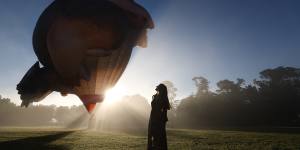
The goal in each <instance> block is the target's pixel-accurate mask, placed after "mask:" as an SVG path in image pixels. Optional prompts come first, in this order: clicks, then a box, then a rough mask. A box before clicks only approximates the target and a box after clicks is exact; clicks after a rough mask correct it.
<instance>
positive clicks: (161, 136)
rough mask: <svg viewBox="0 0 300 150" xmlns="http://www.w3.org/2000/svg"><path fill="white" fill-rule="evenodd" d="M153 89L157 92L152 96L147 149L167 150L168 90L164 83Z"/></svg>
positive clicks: (169, 107)
mask: <svg viewBox="0 0 300 150" xmlns="http://www.w3.org/2000/svg"><path fill="white" fill-rule="evenodd" d="M155 90H156V92H157V93H156V94H155V95H153V96H152V102H151V108H152V109H151V114H150V119H149V126H148V150H167V149H168V145H167V134H166V122H167V121H168V117H167V111H168V110H170V109H171V106H170V102H169V98H168V90H167V87H166V86H165V85H164V84H159V85H158V86H157V87H156V89H155Z"/></svg>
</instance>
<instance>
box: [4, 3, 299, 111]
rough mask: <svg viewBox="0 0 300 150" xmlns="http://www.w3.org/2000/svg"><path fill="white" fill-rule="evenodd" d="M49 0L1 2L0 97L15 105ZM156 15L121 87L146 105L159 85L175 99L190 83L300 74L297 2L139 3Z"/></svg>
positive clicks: (69, 100) (53, 100) (51, 100)
mask: <svg viewBox="0 0 300 150" xmlns="http://www.w3.org/2000/svg"><path fill="white" fill-rule="evenodd" d="M51 2H52V0H26V1H21V0H0V52H1V53H0V69H1V73H0V94H1V95H3V96H5V97H10V98H12V99H13V100H14V101H15V102H18V103H19V98H18V97H19V96H18V95H17V91H16V90H15V87H16V84H17V83H18V82H19V81H20V80H21V78H22V77H23V75H24V74H25V72H26V71H27V70H28V69H29V68H30V67H31V65H32V64H33V63H34V62H35V61H36V60H37V58H36V56H35V54H34V52H33V49H32V44H31V43H32V41H31V38H32V32H33V29H34V26H35V23H36V21H37V19H38V17H39V15H40V14H41V12H42V11H43V10H44V9H45V8H46V7H47V5H48V4H50V3H51ZM137 2H139V3H140V4H142V5H143V6H144V7H146V8H147V9H148V10H149V11H150V13H151V14H152V16H153V19H154V21H155V24H156V28H155V29H154V30H152V31H150V32H149V47H148V48H146V49H139V48H136V49H134V53H133V55H132V58H131V60H130V63H129V65H128V67H127V69H126V71H125V72H124V74H123V76H122V78H121V79H120V81H119V83H118V86H119V87H122V89H123V90H125V91H126V92H125V93H127V94H141V95H143V96H145V97H146V98H147V99H150V98H151V95H152V94H153V93H154V88H155V86H156V85H157V84H158V83H159V82H161V81H164V80H170V81H172V82H173V83H174V84H175V86H176V87H177V88H178V99H180V98H184V97H185V96H188V95H190V94H191V93H192V92H194V91H195V87H194V83H193V81H192V78H193V77H194V76H204V77H206V78H207V79H209V80H210V81H211V82H210V83H211V87H212V88H214V87H215V83H216V82H217V81H219V80H221V79H231V80H235V79H236V78H238V77H240V78H244V79H246V80H247V81H248V82H251V81H252V80H253V79H254V78H258V76H259V75H258V73H259V72H260V71H262V70H263V69H266V68H274V67H277V66H292V67H300V59H299V58H300V9H299V8H300V1H298V0H226V1H225V0H155V1H154V0H137ZM43 103H44V104H56V105H72V104H79V103H80V101H79V99H78V98H76V97H75V96H68V97H66V98H62V97H60V96H59V95H58V94H57V93H56V94H52V95H51V96H49V97H48V98H47V99H46V100H45V101H44V102H43Z"/></svg>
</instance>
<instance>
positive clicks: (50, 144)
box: [0, 127, 300, 150]
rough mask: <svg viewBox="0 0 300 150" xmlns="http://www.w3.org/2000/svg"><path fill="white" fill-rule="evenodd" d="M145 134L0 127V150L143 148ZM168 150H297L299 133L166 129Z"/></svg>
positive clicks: (119, 149) (299, 141)
mask: <svg viewBox="0 0 300 150" xmlns="http://www.w3.org/2000/svg"><path fill="white" fill-rule="evenodd" d="M146 142H147V137H146V133H145V132H143V133H133V132H131V133H129V132H127V133H125V132H123V133H120V132H108V131H101V132H100V131H88V130H64V129H58V128H11V127H10V128H0V149H1V150H6V149H8V150H14V149H18V150H21V149H22V150H24V149H30V150H34V149H36V150H47V149H57V150H88V149H92V150H95V149H104V150H110V149H117V150H122V149H123V150H131V149H141V150H143V149H146ZM168 144H169V149H170V150H185V149H186V150H256V149H257V150H300V134H299V133H298V132H297V133H296V132H295V133H293V132H290V133H269V132H249V131H248V132H243V131H221V130H179V129H178V130H177V129H176V130H175V129H169V130H168Z"/></svg>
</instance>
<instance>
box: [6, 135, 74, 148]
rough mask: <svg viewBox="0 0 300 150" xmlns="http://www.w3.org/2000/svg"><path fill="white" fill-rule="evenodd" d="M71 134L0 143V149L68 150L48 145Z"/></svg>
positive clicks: (59, 146)
mask: <svg viewBox="0 0 300 150" xmlns="http://www.w3.org/2000/svg"><path fill="white" fill-rule="evenodd" d="M71 133H73V131H70V132H63V133H56V134H51V135H45V136H39V137H29V138H24V139H18V140H12V141H5V142H0V149H3V150H6V149H7V150H50V149H51V150H53V149H55V150H69V149H70V148H68V147H67V146H63V145H62V146H61V145H51V144H50V143H51V142H53V141H56V140H58V139H61V138H64V137H66V136H67V135H69V134H71Z"/></svg>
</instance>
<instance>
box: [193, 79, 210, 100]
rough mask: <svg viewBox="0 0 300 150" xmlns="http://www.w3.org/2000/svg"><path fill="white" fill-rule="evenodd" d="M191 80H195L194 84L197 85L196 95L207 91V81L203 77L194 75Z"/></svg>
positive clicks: (198, 95) (204, 93)
mask: <svg viewBox="0 0 300 150" xmlns="http://www.w3.org/2000/svg"><path fill="white" fill-rule="evenodd" d="M193 81H195V85H196V87H197V93H196V97H200V96H201V95H206V94H208V93H209V86H208V84H209V82H208V80H207V79H206V78H204V77H201V76H200V77H194V78H193Z"/></svg>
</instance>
